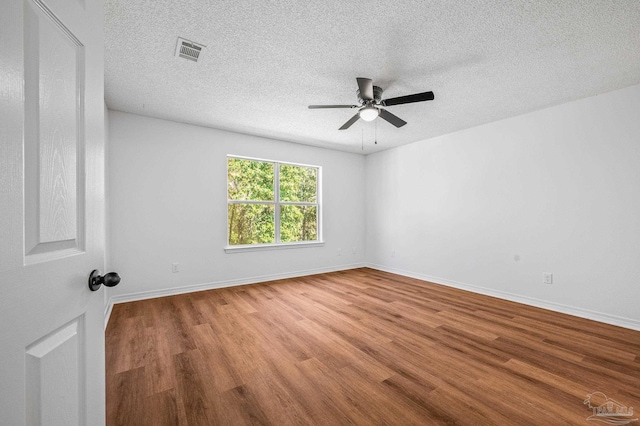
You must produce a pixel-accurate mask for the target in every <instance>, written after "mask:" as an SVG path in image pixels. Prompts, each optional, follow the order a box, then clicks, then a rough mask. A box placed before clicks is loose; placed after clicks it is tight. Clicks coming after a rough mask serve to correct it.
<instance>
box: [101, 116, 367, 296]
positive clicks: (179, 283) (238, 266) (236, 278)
mask: <svg viewBox="0 0 640 426" xmlns="http://www.w3.org/2000/svg"><path fill="white" fill-rule="evenodd" d="M227 154H236V155H244V156H251V157H258V158H266V159H271V160H281V161H290V162H297V163H304V164H313V165H319V166H322V168H323V182H322V184H323V209H324V212H323V217H324V227H323V231H324V240H325V241H326V244H325V245H324V246H323V247H314V248H298V249H288V250H270V251H260V252H245V253H234V254H226V253H225V252H224V250H223V247H224V246H225V243H226V208H227V205H226V184H227V183H226V156H227ZM364 163H365V158H364V157H363V156H361V155H357V154H348V153H343V152H337V151H331V150H326V149H320V148H313V147H308V146H303V145H299V144H292V143H288V142H282V141H276V140H272V139H265V138H259V137H254V136H247V135H242V134H237V133H232V132H226V131H221V130H214V129H209V128H204V127H197V126H191V125H186V124H180V123H175V122H170V121H165V120H159V119H153V118H147V117H142V116H138V115H133V114H127V113H123V112H118V111H109V149H108V164H109V181H108V185H109V191H110V197H109V206H110V211H109V218H110V222H109V229H110V239H109V244H110V249H111V250H110V251H111V253H110V257H109V262H110V264H109V268H108V269H110V270H113V271H116V272H118V273H119V274H120V276H121V277H122V282H121V283H120V285H119V286H117V287H114V288H113V289H110V290H111V291H110V295H111V296H113V299H114V300H116V301H117V300H127V299H133V298H139V297H148V296H153V295H161V294H166V293H172V292H176V291H181V290H180V289H182V290H189V289H195V288H201V287H199V286H200V285H202V288H204V287H209V286H217V285H226V284H234V283H244V282H255V281H260V280H265V279H269V278H275V277H281V276H295V275H303V274H306V273H312V272H320V271H328V270H338V269H344V268H348V267H350V266H355V265H362V264H363V262H364V239H365V235H364V229H365V224H364V220H365V219H364V204H365V203H364ZM353 247H355V248H356V254H353V253H352V248H353ZM338 249H342V255H341V256H338V255H337V253H338ZM173 262H177V263H179V264H180V269H181V272H178V273H172V272H171V263H173ZM193 286H195V287H193ZM140 292H143V293H144V294H137V295H135V293H140Z"/></svg>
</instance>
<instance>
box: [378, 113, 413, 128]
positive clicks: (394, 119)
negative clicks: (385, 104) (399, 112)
mask: <svg viewBox="0 0 640 426" xmlns="http://www.w3.org/2000/svg"><path fill="white" fill-rule="evenodd" d="M380 118H382V119H383V120H387V121H388V122H389V123H391V124H393V125H394V126H396V127H402V126H404V125H405V124H407V122H406V121H404V120H403V119H402V118H400V117H398V116H396V115H393V114H391V113H390V112H389V111H387V110H384V109H382V108H380Z"/></svg>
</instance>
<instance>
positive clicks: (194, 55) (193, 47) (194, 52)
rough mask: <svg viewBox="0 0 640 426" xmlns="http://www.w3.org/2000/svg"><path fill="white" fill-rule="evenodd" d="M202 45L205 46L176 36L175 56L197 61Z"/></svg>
mask: <svg viewBox="0 0 640 426" xmlns="http://www.w3.org/2000/svg"><path fill="white" fill-rule="evenodd" d="M203 47H206V46H205V45H203V44H198V43H194V42H192V41H189V40H185V39H183V38H180V37H178V43H177V44H176V56H179V57H181V58H185V59H188V60H190V61H193V62H198V58H199V57H200V54H201V53H202V48H203Z"/></svg>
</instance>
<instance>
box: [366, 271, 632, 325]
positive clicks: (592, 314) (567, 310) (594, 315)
mask: <svg viewBox="0 0 640 426" xmlns="http://www.w3.org/2000/svg"><path fill="white" fill-rule="evenodd" d="M366 267H368V268H371V269H377V270H379V271H384V272H390V273H392V274H398V275H402V276H405V277H409V278H416V279H419V280H423V281H429V282H432V283H435V284H440V285H444V286H447V287H453V288H458V289H460V290H467V291H470V292H473V293H478V294H484V295H485V296H492V297H496V298H498V299H504V300H509V301H511V302H517V303H522V304H523V305H529V306H534V307H536V308H542V309H547V310H550V311H554V312H560V313H563V314H567V315H572V316H574V317H580V318H585V319H589V320H593V321H598V322H602V323H605V324H611V325H616V326H618V327H624V328H628V329H631V330H636V331H640V321H637V320H634V319H631V318H623V317H618V316H615V315H610V314H605V313H602V312H596V311H591V310H588V309H582V308H577V307H575V306H567V305H562V304H560V303H555V302H549V301H546V300H540V299H535V298H532V297H527V296H520V295H517V294H513V293H508V292H504V291H499V290H493V289H490V288H486V287H480V286H476V285H472V284H466V283H462V282H458V281H453V280H447V279H444V278H439V277H432V276H429V275H425V274H419V273H416V272H410V271H404V270H401V269H396V268H390V267H387V266H383V265H377V264H371V263H369V264H367V265H366Z"/></svg>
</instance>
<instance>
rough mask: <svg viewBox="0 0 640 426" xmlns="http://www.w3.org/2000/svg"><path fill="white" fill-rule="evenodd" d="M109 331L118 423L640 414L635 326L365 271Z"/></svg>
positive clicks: (639, 342)
mask: <svg viewBox="0 0 640 426" xmlns="http://www.w3.org/2000/svg"><path fill="white" fill-rule="evenodd" d="M106 335H107V336H106V348H107V360H106V373H107V424H108V425H154V426H155V425H244V424H263V425H293V424H296V425H342V424H358V425H413V424H416V425H417V424H421V425H425V424H426V425H428V424H460V425H490V424H499V425H501V424H513V425H527V424H538V425H567V424H577V425H585V424H593V423H594V422H592V421H587V420H586V419H587V417H589V416H590V415H591V414H593V413H592V410H590V409H589V408H588V407H587V405H585V404H583V402H584V401H585V399H586V398H587V395H588V394H590V393H592V392H596V391H599V392H602V393H604V394H605V395H606V396H607V397H609V398H611V399H614V400H616V401H617V402H619V403H621V404H623V405H625V406H627V407H635V408H636V415H635V416H634V417H633V418H637V417H639V416H638V414H640V413H638V411H640V332H636V331H632V330H627V329H623V328H619V327H614V326H610V325H605V324H601V323H597V322H593V321H588V320H584V319H580V318H576V317H571V316H567V315H563V314H558V313H554V312H550V311H546V310H542V309H537V308H533V307H528V306H524V305H520V304H517V303H512V302H507V301H503V300H499V299H495V298H491V297H486V296H481V295H477V294H474V293H469V292H464V291H461V290H455V289H451V288H447V287H444V286H439V285H435V284H431V283H427V282H424V281H420V280H415V279H411V278H406V277H402V276H398V275H394V274H389V273H385V272H380V271H376V270H372V269H366V268H365V269H355V270H350V271H344V272H336V273H330V274H322V275H315V276H310V277H304V278H298V279H287V280H281V281H273V282H269V283H264V284H255V285H248V286H242V287H232V288H227V289H219V290H211V291H203V292H198V293H190V294H184V295H179V296H172V297H165V298H160V299H151V300H145V301H139V302H131V303H125V304H118V305H116V306H114V308H113V313H112V315H111V318H110V321H109V325H108V327H107V332H106ZM594 399H595V397H594ZM595 423H597V422H595ZM634 423H636V424H640V421H638V422H634ZM632 424H633V423H632Z"/></svg>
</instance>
